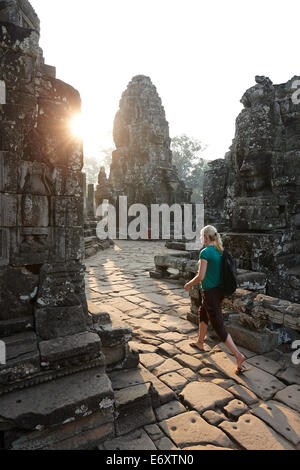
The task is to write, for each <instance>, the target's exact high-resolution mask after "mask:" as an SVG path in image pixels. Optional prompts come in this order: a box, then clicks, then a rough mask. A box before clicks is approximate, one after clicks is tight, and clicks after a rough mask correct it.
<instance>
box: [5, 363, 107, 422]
mask: <svg viewBox="0 0 300 470" xmlns="http://www.w3.org/2000/svg"><path fill="white" fill-rule="evenodd" d="M113 400H114V395H113V390H112V387H111V382H110V380H109V378H108V377H107V375H106V373H105V370H104V368H103V367H98V368H95V369H90V370H86V371H83V372H78V373H76V374H73V375H70V376H66V377H63V378H60V379H57V380H54V381H51V382H47V383H43V384H39V385H36V386H34V387H30V388H26V389H24V390H21V391H15V392H12V393H9V394H6V395H3V396H2V397H1V400H0V416H1V417H2V418H3V419H4V420H7V421H8V422H10V423H14V424H15V426H16V427H18V428H21V429H27V430H34V429H36V428H37V427H41V426H54V425H58V424H62V423H64V422H66V421H74V420H76V419H78V418H81V417H84V416H87V415H88V414H90V413H91V412H95V411H99V410H102V409H106V408H109V407H112V405H113Z"/></svg>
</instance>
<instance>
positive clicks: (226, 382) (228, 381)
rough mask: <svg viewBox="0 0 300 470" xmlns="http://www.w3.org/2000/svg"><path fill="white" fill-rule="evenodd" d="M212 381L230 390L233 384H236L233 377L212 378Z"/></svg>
mask: <svg viewBox="0 0 300 470" xmlns="http://www.w3.org/2000/svg"><path fill="white" fill-rule="evenodd" d="M212 383H214V384H216V385H219V387H222V388H225V390H228V389H229V388H230V387H232V386H233V385H236V383H235V381H234V380H232V379H214V378H213V379H212Z"/></svg>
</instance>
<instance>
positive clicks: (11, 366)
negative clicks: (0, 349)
mask: <svg viewBox="0 0 300 470" xmlns="http://www.w3.org/2000/svg"><path fill="white" fill-rule="evenodd" d="M1 341H3V343H4V345H5V348H4V349H5V362H6V363H5V364H2V365H0V384H6V383H10V382H14V381H16V380H20V379H24V378H26V377H28V376H29V375H31V374H35V373H37V372H39V370H40V354H39V351H38V347H37V338H36V334H35V333H34V332H33V331H27V332H23V333H17V334H15V335H12V336H8V337H4V338H2V339H1Z"/></svg>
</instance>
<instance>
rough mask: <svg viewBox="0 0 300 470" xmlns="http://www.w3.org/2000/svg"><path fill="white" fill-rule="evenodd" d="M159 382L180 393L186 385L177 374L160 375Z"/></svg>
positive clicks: (185, 380) (184, 380)
mask: <svg viewBox="0 0 300 470" xmlns="http://www.w3.org/2000/svg"><path fill="white" fill-rule="evenodd" d="M159 378H160V380H161V381H162V382H164V383H165V384H166V385H167V386H168V387H170V388H171V389H172V390H174V392H180V391H181V390H182V389H183V388H184V387H185V386H186V384H187V382H188V380H187V379H186V378H185V377H183V376H182V375H179V374H178V373H177V372H171V373H169V374H164V375H161V376H160V377H159Z"/></svg>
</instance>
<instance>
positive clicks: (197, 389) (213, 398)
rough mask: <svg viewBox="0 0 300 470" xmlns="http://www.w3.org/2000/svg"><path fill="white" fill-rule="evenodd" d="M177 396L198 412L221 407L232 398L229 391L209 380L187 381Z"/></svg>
mask: <svg viewBox="0 0 300 470" xmlns="http://www.w3.org/2000/svg"><path fill="white" fill-rule="evenodd" d="M179 397H181V398H182V400H183V402H184V403H185V404H186V405H188V406H189V407H191V408H193V409H194V410H196V411H198V413H203V412H204V411H206V410H215V409H216V408H222V407H223V406H225V405H227V403H228V402H229V401H231V400H232V399H233V396H232V394H231V393H229V392H228V391H226V390H224V389H223V388H221V387H219V386H218V385H216V384H214V383H210V382H192V383H189V384H188V385H187V386H186V387H185V388H184V389H183V390H182V392H181V393H180V394H179Z"/></svg>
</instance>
